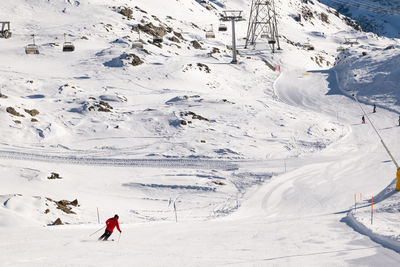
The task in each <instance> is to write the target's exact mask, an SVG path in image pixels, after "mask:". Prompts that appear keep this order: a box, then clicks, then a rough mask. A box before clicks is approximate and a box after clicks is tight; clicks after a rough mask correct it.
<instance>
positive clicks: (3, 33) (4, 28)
mask: <svg viewBox="0 0 400 267" xmlns="http://www.w3.org/2000/svg"><path fill="white" fill-rule="evenodd" d="M0 24H1V30H0V37H3V38H5V39H8V38H10V37H11V32H10V22H9V21H0Z"/></svg>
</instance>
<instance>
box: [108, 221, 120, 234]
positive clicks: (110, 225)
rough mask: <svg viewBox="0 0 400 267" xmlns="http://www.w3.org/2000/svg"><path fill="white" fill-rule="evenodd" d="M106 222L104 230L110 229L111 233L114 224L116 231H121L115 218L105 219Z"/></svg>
mask: <svg viewBox="0 0 400 267" xmlns="http://www.w3.org/2000/svg"><path fill="white" fill-rule="evenodd" d="M106 224H107V228H106V230H108V231H110V232H111V233H112V231H113V230H114V228H115V226H117V229H118V231H120V232H121V229H119V223H118V219H117V218H110V219H108V220H107V221H106Z"/></svg>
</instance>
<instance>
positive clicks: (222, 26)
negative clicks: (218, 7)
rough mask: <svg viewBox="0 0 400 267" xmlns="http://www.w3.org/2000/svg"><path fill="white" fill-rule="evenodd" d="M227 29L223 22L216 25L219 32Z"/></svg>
mask: <svg viewBox="0 0 400 267" xmlns="http://www.w3.org/2000/svg"><path fill="white" fill-rule="evenodd" d="M227 30H228V27H226V25H225V24H224V23H221V24H220V25H219V27H218V31H220V32H226V31H227Z"/></svg>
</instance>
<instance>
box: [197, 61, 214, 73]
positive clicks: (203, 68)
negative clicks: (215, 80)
mask: <svg viewBox="0 0 400 267" xmlns="http://www.w3.org/2000/svg"><path fill="white" fill-rule="evenodd" d="M197 66H198V67H199V69H200V70H204V71H205V72H206V73H210V72H211V69H210V68H209V67H208V66H207V65H206V64H203V63H197Z"/></svg>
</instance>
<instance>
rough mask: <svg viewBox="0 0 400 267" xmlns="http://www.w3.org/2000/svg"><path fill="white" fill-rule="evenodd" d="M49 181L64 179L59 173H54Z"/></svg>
mask: <svg viewBox="0 0 400 267" xmlns="http://www.w3.org/2000/svg"><path fill="white" fill-rule="evenodd" d="M47 179H49V180H52V179H62V178H61V177H60V175H59V174H58V173H56V172H52V173H51V174H50V176H49V177H47Z"/></svg>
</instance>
